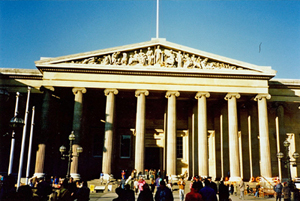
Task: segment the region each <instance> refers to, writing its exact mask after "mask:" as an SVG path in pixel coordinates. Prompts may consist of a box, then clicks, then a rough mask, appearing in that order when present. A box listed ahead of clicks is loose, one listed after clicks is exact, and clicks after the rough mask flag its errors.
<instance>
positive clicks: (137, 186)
mask: <svg viewBox="0 0 300 201" xmlns="http://www.w3.org/2000/svg"><path fill="white" fill-rule="evenodd" d="M133 186H134V192H135V194H137V193H138V192H139V182H138V180H137V179H135V180H134V182H133Z"/></svg>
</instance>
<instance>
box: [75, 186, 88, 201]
mask: <svg viewBox="0 0 300 201" xmlns="http://www.w3.org/2000/svg"><path fill="white" fill-rule="evenodd" d="M74 198H75V199H77V201H88V200H90V189H89V188H88V187H87V181H83V182H82V187H81V188H78V190H77V191H76V193H75V195H74Z"/></svg>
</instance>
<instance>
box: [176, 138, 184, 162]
mask: <svg viewBox="0 0 300 201" xmlns="http://www.w3.org/2000/svg"><path fill="white" fill-rule="evenodd" d="M176 141H177V142H176V152H177V158H183V137H177V139H176Z"/></svg>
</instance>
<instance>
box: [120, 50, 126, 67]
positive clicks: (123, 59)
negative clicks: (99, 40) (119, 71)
mask: <svg viewBox="0 0 300 201" xmlns="http://www.w3.org/2000/svg"><path fill="white" fill-rule="evenodd" d="M121 64H122V65H123V66H125V65H127V53H125V52H123V57H122V59H121Z"/></svg>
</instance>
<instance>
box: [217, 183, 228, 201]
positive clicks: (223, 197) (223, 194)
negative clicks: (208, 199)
mask: <svg viewBox="0 0 300 201" xmlns="http://www.w3.org/2000/svg"><path fill="white" fill-rule="evenodd" d="M228 198H229V190H228V187H227V186H225V185H224V181H221V182H220V185H219V200H220V201H227V200H228Z"/></svg>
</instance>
